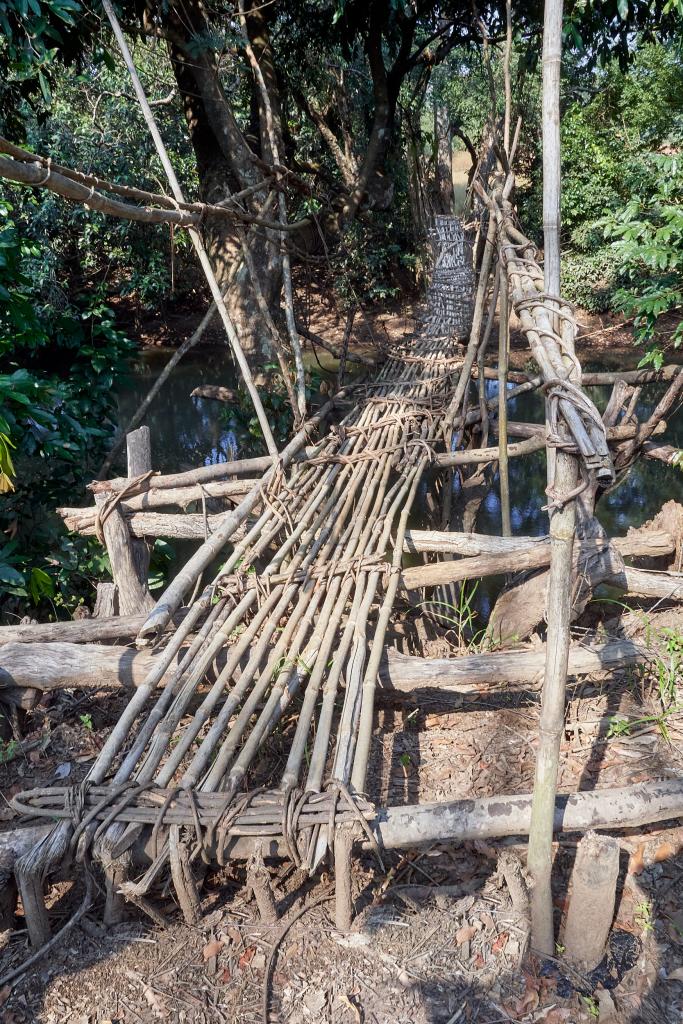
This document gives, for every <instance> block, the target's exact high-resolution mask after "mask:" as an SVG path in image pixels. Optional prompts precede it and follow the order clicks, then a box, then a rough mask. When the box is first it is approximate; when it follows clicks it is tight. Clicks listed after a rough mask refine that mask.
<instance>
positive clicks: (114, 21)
mask: <svg viewBox="0 0 683 1024" xmlns="http://www.w3.org/2000/svg"><path fill="white" fill-rule="evenodd" d="M102 3H103V6H104V10H105V12H106V14H107V17H108V19H109V22H110V24H111V27H112V30H113V32H114V36H115V38H116V42H117V43H118V47H119V49H120V51H121V55H122V57H123V60H124V62H125V65H126V67H127V68H128V72H129V74H130V77H131V81H132V83H133V88H134V90H135V94H136V96H137V98H138V102H139V104H140V109H141V110H142V115H143V117H144V119H145V122H146V124H147V127H148V129H149V132H150V135H151V136H152V139H153V140H154V145H155V147H156V150H157V153H158V154H159V159H160V160H161V163H162V165H163V168H164V171H165V172H166V177H167V178H168V181H169V184H170V186H171V191H172V192H173V195H174V197H175V199H176V201H177V202H179V203H182V202H184V198H183V193H182V189H181V188H180V183H179V182H178V178H177V177H176V173H175V171H174V169H173V165H172V164H171V161H170V160H169V157H168V153H167V151H166V147H165V146H164V142H163V139H162V138H161V135H160V134H159V129H158V128H157V123H156V121H155V120H154V114H153V113H152V109H151V107H150V105H149V102H148V100H147V96H146V95H145V90H144V89H143V87H142V83H141V81H140V78H139V77H138V73H137V70H136V67H135V63H134V61H133V57H132V55H131V52H130V50H129V48H128V43H127V42H126V40H125V37H124V35H123V32H122V31H121V26H120V25H119V21H118V18H117V17H116V14H115V12H114V8H113V7H112V5H111V3H110V0H102ZM188 232H189V235H190V238H191V239H192V244H193V246H194V248H195V251H196V253H197V256H198V257H199V262H200V263H201V265H202V270H203V271H204V274H205V276H206V280H207V282H208V285H209V288H210V290H211V296H212V298H213V301H214V303H215V304H216V308H217V309H218V312H219V314H220V318H221V320H222V321H223V326H224V327H225V331H226V334H227V336H228V340H229V341H230V346H231V348H232V351H233V355H234V356H235V359H236V361H237V364H238V366H239V368H240V371H241V373H242V377H243V379H244V383H245V385H246V388H247V391H248V392H249V395H250V397H251V400H252V402H253V404H254V409H255V411H256V415H257V417H258V421H259V424H260V425H261V430H262V431H263V437H264V439H265V442H266V447H267V448H268V451H269V452H270V453H271V455H274V456H276V455H277V445H276V443H275V439H274V437H273V434H272V431H271V429H270V424H269V423H268V417H267V416H266V412H265V409H264V408H263V404H262V402H261V399H260V397H259V393H258V391H257V390H256V385H255V384H254V378H253V377H252V375H251V370H250V369H249V364H248V362H247V359H246V356H245V355H244V350H243V349H242V346H241V344H240V340H239V337H238V336H237V332H236V330H235V326H234V324H233V322H232V320H231V319H230V314H229V313H228V310H227V306H226V305H225V302H224V300H223V295H222V293H221V290H220V288H219V286H218V281H217V280H216V275H215V274H214V272H213V267H212V266H211V261H210V260H209V257H208V255H207V253H206V249H205V248H204V243H203V242H202V239H201V236H200V235H199V232H198V231H197V229H196V228H195V227H188Z"/></svg>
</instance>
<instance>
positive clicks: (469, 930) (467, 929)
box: [455, 924, 477, 946]
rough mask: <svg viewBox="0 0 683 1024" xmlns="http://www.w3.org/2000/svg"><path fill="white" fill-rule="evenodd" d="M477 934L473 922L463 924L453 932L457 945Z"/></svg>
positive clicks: (461, 944) (462, 944) (463, 943)
mask: <svg viewBox="0 0 683 1024" xmlns="http://www.w3.org/2000/svg"><path fill="white" fill-rule="evenodd" d="M476 934H477V929H476V928H475V927H474V925H473V924H464V925H462V926H461V927H460V928H458V930H457V932H456V933H455V941H456V942H457V943H458V945H459V946H464V945H465V943H466V942H469V941H470V939H472V938H473V937H474V936H475V935H476Z"/></svg>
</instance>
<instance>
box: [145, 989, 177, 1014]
mask: <svg viewBox="0 0 683 1024" xmlns="http://www.w3.org/2000/svg"><path fill="white" fill-rule="evenodd" d="M142 994H143V996H144V997H145V1001H146V1002H147V1005H148V1006H149V1008H150V1010H151V1011H152V1015H153V1016H154V1017H156V1018H157V1020H164V1019H165V1018H166V1017H168V1016H169V1014H170V1012H171V1011H170V1010H169V1008H168V1006H167V1004H166V1000H165V999H164V997H163V996H162V995H161V993H160V992H157V991H156V990H155V989H153V988H152V986H151V985H145V987H144V989H143V990H142Z"/></svg>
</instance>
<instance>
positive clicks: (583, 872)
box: [562, 831, 619, 972]
mask: <svg viewBox="0 0 683 1024" xmlns="http://www.w3.org/2000/svg"><path fill="white" fill-rule="evenodd" d="M618 878H619V844H618V843H617V841H616V839H614V838H613V837H612V836H600V835H598V834H597V833H596V832H593V831H591V832H589V833H588V834H587V835H585V836H584V837H583V839H582V840H581V842H580V843H579V848H578V850H577V851H576V861H575V862H574V870H573V871H572V893H571V897H570V900H569V910H568V911H567V921H566V924H565V927H564V936H563V939H562V942H563V945H564V947H565V955H566V956H567V958H568V959H569V960H570V961H571V962H572V963H574V964H575V965H576V966H577V967H578V968H579V970H582V971H585V972H590V971H592V970H594V968H596V967H597V966H598V964H599V963H600V961H601V960H602V958H603V956H604V955H605V948H606V946H607V939H608V937H609V933H610V929H611V927H612V919H613V917H614V904H615V901H616V890H617V880H618Z"/></svg>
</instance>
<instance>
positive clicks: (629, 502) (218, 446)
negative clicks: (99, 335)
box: [118, 348, 683, 614]
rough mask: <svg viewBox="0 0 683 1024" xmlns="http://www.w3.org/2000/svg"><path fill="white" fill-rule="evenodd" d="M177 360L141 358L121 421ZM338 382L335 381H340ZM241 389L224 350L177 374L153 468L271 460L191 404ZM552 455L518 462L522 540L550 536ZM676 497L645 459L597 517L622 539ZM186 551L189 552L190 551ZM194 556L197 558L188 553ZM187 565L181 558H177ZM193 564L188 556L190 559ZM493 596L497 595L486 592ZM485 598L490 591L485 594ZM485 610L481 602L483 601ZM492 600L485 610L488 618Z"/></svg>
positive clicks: (487, 510)
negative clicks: (196, 393) (202, 394)
mask: <svg viewBox="0 0 683 1024" xmlns="http://www.w3.org/2000/svg"><path fill="white" fill-rule="evenodd" d="M168 358H169V353H168V352H159V351H157V350H153V351H146V352H144V353H142V354H141V356H140V358H139V360H138V362H137V364H136V366H135V369H134V372H133V373H132V374H131V376H130V378H129V379H128V381H127V382H126V383H125V384H124V385H123V386H122V389H121V391H120V393H119V396H118V399H119V422H120V423H121V424H124V423H125V422H126V421H127V419H128V418H129V417H130V416H131V415H132V413H133V411H134V410H135V409H136V408H137V406H138V404H139V402H140V401H141V400H142V398H143V397H144V396H145V395H146V393H147V391H148V390H149V388H150V387H151V386H152V384H153V382H154V380H155V379H156V377H157V376H158V374H159V373H160V372H161V370H162V368H163V366H164V364H165V362H166V361H167V359H168ZM605 368H606V367H605V365H604V364H602V363H598V362H594V363H585V365H584V369H586V370H592V371H593V370H602V369H605ZM333 380H334V375H333V374H330V381H331V382H333ZM234 383H235V373H234V369H233V366H232V361H231V359H230V357H229V355H228V353H227V350H224V349H221V348H216V349H208V350H206V351H201V352H199V353H197V354H191V356H190V357H189V358H188V359H186V360H185V361H184V362H181V363H180V364H179V366H178V367H176V369H175V371H174V373H173V374H172V376H171V378H170V380H169V381H167V383H166V384H165V385H164V387H163V388H162V391H161V392H160V394H159V395H158V396H157V398H156V400H155V401H154V403H153V404H152V406H151V408H150V409H149V411H148V414H147V417H146V419H145V422H146V423H147V424H148V425H149V427H150V429H151V434H152V464H153V466H154V468H155V469H159V470H161V471H162V472H178V471H180V470H184V469H191V468H194V467H196V466H201V465H208V464H211V463H215V462H223V461H226V459H228V458H235V457H237V458H240V457H246V456H248V455H255V454H263V452H264V447H263V445H262V443H261V442H259V441H258V439H255V438H253V437H250V436H249V435H248V434H247V433H246V431H245V429H244V423H245V420H246V418H248V417H245V416H244V415H242V416H241V417H239V418H238V419H237V420H236V419H235V418H234V416H233V414H232V413H231V410H230V407H229V406H227V405H224V404H223V403H222V402H216V401H212V400H208V399H198V398H191V397H190V392H191V391H192V390H193V389H194V388H196V387H198V386H199V385H201V384H222V385H224V386H227V387H231V386H233V385H234ZM487 388H488V393H489V395H490V396H493V395H495V394H496V390H497V384H496V382H495V381H489V382H488V383H487ZM588 391H589V393H590V394H591V397H592V398H593V400H594V401H595V402H596V404H597V406H598V408H599V409H601V410H602V409H603V408H604V406H605V403H606V402H607V399H608V397H609V394H610V391H611V388H610V387H599V388H598V387H595V388H589V389H588ZM662 391H663V387H662V386H659V385H648V386H646V387H645V388H644V389H643V391H642V393H641V398H642V399H643V400H642V401H641V402H640V403H639V405H638V416H639V418H640V419H641V420H643V419H644V418H645V417H646V416H647V414H648V413H649V411H650V410H651V409H652V408H653V406H654V405H655V404H656V402H657V400H658V399H659V397H660V396H661V394H662ZM508 408H509V417H510V419H512V420H522V421H526V422H536V423H542V422H543V399H542V396H541V394H540V392H534V393H531V394H526V395H521V396H520V397H518V398H516V399H514V400H513V401H511V402H510V404H509V406H508ZM665 439H666V441H667V442H668V443H669V444H673V445H675V446H678V447H681V448H683V412H682V411H681V409H679V410H678V411H677V412H676V413H675V415H674V416H672V417H670V419H669V426H668V429H667V432H666V437H665ZM428 486H429V484H428V481H426V482H425V484H424V485H423V488H422V491H421V492H418V503H417V505H416V507H415V509H414V515H413V521H412V525H413V526H414V527H424V528H426V527H428V526H429V525H433V524H430V522H429V514H428V511H427V488H428ZM545 486H546V469H545V453H544V452H543V451H539V452H536V453H534V454H532V455H526V456H522V457H520V458H514V459H511V460H510V498H511V513H512V529H513V533H514V534H516V535H527V536H538V535H539V534H543V533H546V532H547V529H548V515H547V512H544V511H542V508H543V506H544V505H545V504H546V502H547V498H546V495H545ZM454 489H455V492H456V493H455V494H454V501H453V506H454V508H455V509H456V510H457V490H458V482H457V479H456V480H455V482H454ZM670 498H675V499H676V500H678V501H683V471H682V470H681V469H676V468H673V467H671V466H666V465H665V464H664V463H661V462H655V461H654V460H650V459H639V460H638V462H637V463H636V465H635V467H634V468H633V469H632V470H631V471H630V473H629V474H628V476H627V477H626V479H625V480H624V481H623V482H622V483H621V484H620V486H619V487H617V488H616V489H615V490H614V491H612V492H611V493H609V494H606V495H603V496H602V498H601V499H600V501H599V502H598V506H597V516H598V518H599V520H600V521H601V523H602V525H603V526H604V527H605V529H606V531H607V533H608V534H609V535H613V536H619V535H623V534H624V533H626V531H627V529H628V528H629V527H630V526H640V525H642V524H643V523H644V522H646V521H647V520H648V519H651V518H652V517H653V516H654V515H656V513H657V512H658V511H659V509H660V508H661V507H662V505H663V503H664V502H665V501H667V500H668V499H670ZM476 529H477V530H478V531H479V532H481V533H488V534H499V533H500V500H499V495H498V484H497V477H496V479H495V480H494V484H493V487H492V488H491V490H490V491H489V493H488V494H487V496H486V498H485V499H484V502H483V504H482V506H481V508H480V510H479V514H478V517H477V522H476ZM184 547H185V545H183V548H184ZM187 553H189V551H188V552H187ZM177 555H178V560H179V561H181V560H182V558H181V557H180V556H181V551H180V550H178V552H177ZM185 557H187V555H186V554H185ZM485 589H486V590H488V589H489V588H488V587H487V588H485ZM481 596H482V597H484V592H483V591H482V595H481ZM478 603H479V602H478ZM488 603H489V601H488V600H484V602H483V606H482V607H481V608H480V611H481V613H482V614H485V612H486V605H488Z"/></svg>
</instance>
